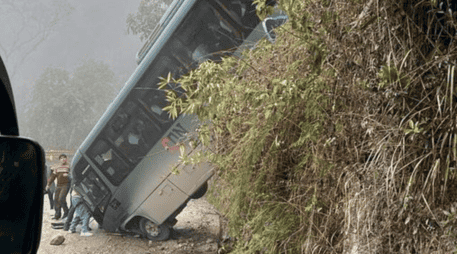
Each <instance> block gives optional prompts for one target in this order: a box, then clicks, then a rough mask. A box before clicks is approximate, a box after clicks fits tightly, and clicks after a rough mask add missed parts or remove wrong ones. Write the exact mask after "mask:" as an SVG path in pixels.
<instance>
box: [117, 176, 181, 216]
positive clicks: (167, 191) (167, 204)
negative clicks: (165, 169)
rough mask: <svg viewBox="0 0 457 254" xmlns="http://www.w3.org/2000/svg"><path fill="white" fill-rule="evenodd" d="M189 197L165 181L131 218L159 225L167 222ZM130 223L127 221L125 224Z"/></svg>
mask: <svg viewBox="0 0 457 254" xmlns="http://www.w3.org/2000/svg"><path fill="white" fill-rule="evenodd" d="M187 198H188V196H187V195H186V194H185V193H184V192H182V191H181V190H180V189H179V188H178V187H176V186H175V185H174V184H173V183H172V182H170V181H169V180H166V181H164V182H163V183H162V184H161V185H160V186H159V188H157V189H156V190H155V191H154V192H153V193H152V195H151V196H149V197H148V199H146V201H145V202H144V203H143V204H142V205H141V207H140V208H139V209H138V210H137V211H136V212H135V214H132V215H131V216H130V218H131V217H134V216H141V217H145V218H148V219H149V220H151V221H152V222H154V223H156V224H157V225H160V224H162V223H163V222H165V220H166V219H167V218H168V217H169V216H170V215H171V214H172V213H173V212H174V211H176V209H178V207H180V206H181V205H182V204H183V203H184V202H185V201H186V200H187ZM126 222H128V220H126V221H125V222H124V223H126Z"/></svg>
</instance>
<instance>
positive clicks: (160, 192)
mask: <svg viewBox="0 0 457 254" xmlns="http://www.w3.org/2000/svg"><path fill="white" fill-rule="evenodd" d="M252 2H253V1H250V0H237V1H230V0H175V1H174V2H173V3H172V5H171V6H170V7H169V9H168V10H167V12H166V13H165V14H164V16H163V17H162V19H161V20H160V22H159V24H158V25H157V27H156V28H155V30H154V31H153V33H152V34H151V36H150V37H149V39H148V41H147V42H146V44H145V45H144V47H143V48H142V49H141V50H140V51H139V53H138V55H137V62H138V63H139V66H138V67H137V69H136V70H135V72H134V73H133V74H132V76H131V77H130V79H129V80H128V81H127V82H126V84H125V86H124V88H123V89H122V90H121V91H120V93H119V94H118V95H117V97H116V98H115V99H114V101H113V102H112V103H111V105H110V106H109V107H108V109H107V110H106V112H105V113H104V114H103V116H102V117H101V118H100V120H99V121H98V122H97V124H96V125H95V127H94V128H93V129H92V131H91V132H90V134H89V135H88V136H87V138H86V139H85V140H84V142H83V143H82V145H81V146H80V147H79V149H78V150H77V152H76V153H75V155H74V158H73V161H72V163H71V164H72V167H73V168H72V176H73V179H74V180H73V183H74V184H75V189H76V190H77V191H79V193H81V194H82V196H83V199H84V202H85V204H86V205H87V206H88V207H89V209H90V211H91V213H92V215H93V217H94V218H95V220H96V221H97V222H98V223H99V224H100V225H101V226H102V227H103V228H104V229H106V230H109V231H130V232H136V233H139V234H142V235H143V236H145V237H147V238H149V239H151V240H166V239H167V238H168V237H169V235H170V229H171V228H172V227H173V225H175V224H176V219H175V218H176V216H177V215H178V214H179V213H180V212H181V211H182V209H183V208H184V207H185V206H186V204H187V202H188V201H189V200H190V199H196V198H200V197H202V196H203V195H204V194H205V192H206V190H207V187H208V185H207V181H208V180H209V179H210V177H211V176H212V175H213V174H214V171H213V170H212V168H211V166H210V164H209V163H201V164H199V165H187V166H184V165H180V164H179V156H180V151H179V146H178V145H179V144H180V143H182V142H183V141H184V140H185V139H186V137H187V136H188V135H189V134H190V133H192V132H194V131H195V130H196V129H197V128H198V125H199V123H198V119H197V117H196V116H194V115H180V116H178V118H176V119H171V118H169V116H168V113H167V112H164V111H163V110H162V109H163V108H164V107H165V106H166V98H165V93H164V92H163V91H161V90H158V89H157V84H158V83H159V81H160V77H166V76H167V75H168V74H169V73H172V74H173V76H174V77H178V78H179V77H180V76H182V75H184V74H185V73H187V72H189V71H190V70H191V69H193V68H196V67H197V66H198V64H199V63H201V62H202V61H205V60H207V59H212V60H218V59H220V57H221V56H222V55H221V54H216V53H217V52H225V53H224V54H227V52H229V53H228V54H232V53H233V52H234V50H232V51H230V49H237V48H240V46H243V45H252V42H254V41H258V40H260V39H261V38H262V37H264V36H266V35H267V33H268V31H267V32H262V31H263V29H262V24H261V23H260V20H259V19H258V17H257V15H256V13H255V6H254V5H253V4H252ZM253 31H254V33H253ZM248 41H249V43H251V44H249V43H248ZM241 48H242V47H241ZM230 52H231V53H230ZM176 89H177V91H178V92H179V87H177V88H176ZM181 92H182V91H181ZM185 146H186V151H189V153H192V152H193V151H195V150H193V149H194V148H192V147H190V145H189V144H185ZM172 168H178V170H179V171H180V173H179V174H172V172H171V170H170V169H172Z"/></svg>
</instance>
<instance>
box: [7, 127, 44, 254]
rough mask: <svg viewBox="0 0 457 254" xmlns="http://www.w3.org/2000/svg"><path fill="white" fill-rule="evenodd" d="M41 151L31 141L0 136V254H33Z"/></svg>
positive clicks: (37, 230)
mask: <svg viewBox="0 0 457 254" xmlns="http://www.w3.org/2000/svg"><path fill="white" fill-rule="evenodd" d="M44 162H45V159H44V152H43V149H42V148H41V147H40V145H39V144H38V143H36V142H34V141H32V140H29V139H25V138H20V137H11V136H0V207H1V209H0V246H1V249H2V250H1V253H36V252H37V251H38V246H39V244H40V238H41V223H42V216H43V178H44V170H43V169H44Z"/></svg>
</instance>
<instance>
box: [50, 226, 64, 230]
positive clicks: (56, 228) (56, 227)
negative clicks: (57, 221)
mask: <svg viewBox="0 0 457 254" xmlns="http://www.w3.org/2000/svg"><path fill="white" fill-rule="evenodd" d="M52 229H54V230H61V229H63V226H52Z"/></svg>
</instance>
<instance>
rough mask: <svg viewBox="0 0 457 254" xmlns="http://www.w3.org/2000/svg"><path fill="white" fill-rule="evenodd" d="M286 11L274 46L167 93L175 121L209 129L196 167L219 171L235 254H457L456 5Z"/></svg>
mask: <svg viewBox="0 0 457 254" xmlns="http://www.w3.org/2000/svg"><path fill="white" fill-rule="evenodd" d="M257 2H260V4H259V6H260V7H259V10H258V11H259V14H260V16H264V15H265V13H266V12H267V11H268V10H269V9H268V8H266V7H264V6H265V5H263V4H262V3H263V2H264V1H263V0H262V1H257ZM278 2H279V6H280V8H281V9H283V10H284V11H286V12H287V14H288V15H289V17H290V20H289V22H288V23H287V24H286V25H284V26H282V27H281V28H278V29H277V31H276V32H277V41H276V43H275V44H274V45H272V44H270V43H268V42H267V41H263V42H261V43H260V44H259V45H258V46H257V48H256V49H255V50H252V51H246V52H244V54H243V58H241V59H237V58H234V57H231V58H225V59H224V60H223V61H222V62H220V63H214V62H206V63H204V64H202V65H201V66H200V68H199V69H197V70H195V71H192V72H191V73H190V74H188V75H186V76H184V77H182V78H181V79H179V80H173V82H180V83H181V85H182V86H183V88H185V90H186V91H187V93H186V97H184V98H178V97H177V96H176V94H173V92H172V91H168V92H169V94H168V99H169V101H170V106H169V107H168V110H169V112H174V110H176V112H177V113H179V112H181V113H182V112H185V113H196V114H197V115H198V116H199V118H200V120H202V122H206V123H208V124H206V125H204V126H203V127H202V128H200V134H199V135H200V140H201V141H202V142H203V143H204V144H206V145H208V146H209V147H210V148H211V149H210V150H208V152H206V153H204V154H200V155H198V156H196V157H195V158H193V162H195V161H199V160H203V159H209V160H211V161H212V162H213V163H214V164H215V165H216V166H217V168H218V171H217V176H216V178H215V179H214V181H215V182H214V184H213V187H212V188H211V190H210V193H209V194H210V195H209V197H208V199H209V200H210V201H211V202H212V203H213V204H214V205H216V207H217V208H218V209H219V210H220V211H222V212H223V213H224V214H225V216H226V217H227V219H228V228H229V234H230V236H232V237H233V238H234V239H235V242H234V243H233V250H232V253H446V252H452V251H454V250H455V249H456V246H455V240H456V235H455V234H456V231H455V226H456V216H455V215H456V208H457V203H456V201H457V200H456V199H457V198H456V195H455V192H456V191H455V190H456V188H455V187H456V178H455V176H456V170H455V166H456V160H457V136H456V130H455V127H456V110H457V109H456V105H457V96H456V94H455V93H456V90H457V88H456V87H455V86H454V79H455V77H454V72H455V69H454V64H455V59H456V53H455V52H456V51H455V47H456V43H455V40H454V39H455V34H456V22H455V17H456V16H455V13H454V12H453V10H455V9H456V8H455V7H456V6H450V4H448V2H447V1H439V0H434V1H432V0H424V1H408V0H397V1H374V0H369V1H357V0H346V1H343V0H322V1H317V0H316V1H294V0H282V1H281V0H280V1H278ZM262 7H264V8H262ZM168 81H170V80H168ZM163 82H164V83H166V82H167V80H164V81H163ZM176 112H175V113H176ZM183 160H189V162H190V159H189V158H183Z"/></svg>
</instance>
